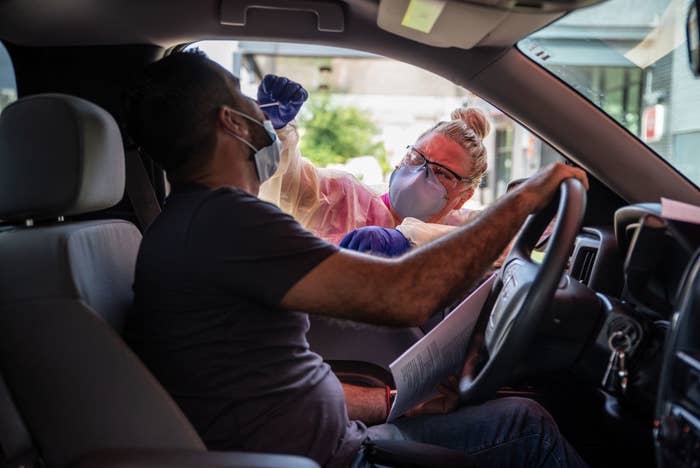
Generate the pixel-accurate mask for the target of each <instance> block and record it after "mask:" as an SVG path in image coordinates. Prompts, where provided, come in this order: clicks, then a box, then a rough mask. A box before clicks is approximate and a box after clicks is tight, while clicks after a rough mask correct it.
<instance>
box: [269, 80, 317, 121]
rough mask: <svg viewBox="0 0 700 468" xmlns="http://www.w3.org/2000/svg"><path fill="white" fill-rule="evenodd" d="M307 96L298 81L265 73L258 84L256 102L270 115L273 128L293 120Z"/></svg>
mask: <svg viewBox="0 0 700 468" xmlns="http://www.w3.org/2000/svg"><path fill="white" fill-rule="evenodd" d="M308 97H309V94H308V93H307V92H306V90H305V89H304V88H303V87H302V86H301V85H300V84H299V83H296V82H294V81H292V80H290V79H289V78H285V77H283V76H277V75H265V77H264V78H263V80H262V82H260V86H258V103H260V107H261V108H262V110H263V111H265V113H266V114H267V115H268V117H270V121H271V122H272V126H273V127H275V130H279V129H280V128H282V127H284V126H285V125H287V124H288V123H289V122H291V121H292V120H294V117H296V116H297V114H298V113H299V109H301V106H302V105H303V104H304V101H306V100H307V99H308ZM274 103H279V104H274ZM266 104H272V105H269V106H267V105H266Z"/></svg>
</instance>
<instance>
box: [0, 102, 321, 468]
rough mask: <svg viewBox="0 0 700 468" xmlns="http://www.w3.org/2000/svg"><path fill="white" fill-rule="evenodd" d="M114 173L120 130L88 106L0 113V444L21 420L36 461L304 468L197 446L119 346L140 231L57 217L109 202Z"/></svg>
mask: <svg viewBox="0 0 700 468" xmlns="http://www.w3.org/2000/svg"><path fill="white" fill-rule="evenodd" d="M124 177H125V175H124V152H123V145H122V139H121V135H120V132H119V128H118V126H117V124H116V122H115V121H114V119H113V118H112V117H111V115H110V114H108V113H107V112H106V111H104V110H103V109H101V108H99V107H98V106H96V105H94V104H92V103H90V102H88V101H85V100H83V99H80V98H77V97H72V96H67V95H61V94H44V95H35V96H29V97H26V98H23V99H20V100H18V101H17V102H15V103H13V104H11V105H10V106H8V107H7V108H6V109H5V110H4V111H3V113H2V114H1V115H0V219H2V220H4V221H5V222H8V221H9V222H10V224H12V225H13V228H11V229H5V230H3V231H2V232H0V265H2V268H0V370H1V372H2V376H3V377H4V380H5V382H6V384H7V389H9V392H8V395H7V397H6V398H0V416H2V417H7V415H9V417H10V418H13V419H14V420H15V423H16V424H14V426H13V424H3V425H1V426H0V429H2V430H4V431H13V430H17V431H19V432H18V433H17V434H8V433H5V434H0V440H13V439H12V438H13V437H15V439H17V438H18V437H17V435H18V434H19V435H20V436H21V435H22V434H21V429H22V428H23V427H24V424H26V428H27V430H28V433H29V435H30V437H31V439H32V441H31V442H32V444H33V445H34V447H35V449H36V451H37V453H38V454H39V455H40V457H41V458H42V459H43V461H44V462H45V463H46V464H47V465H48V466H68V465H72V464H75V463H79V462H80V461H81V460H83V461H82V463H83V466H87V465H89V466H207V465H209V466H222V467H223V466H230V467H234V466H265V467H270V466H298V467H314V466H317V465H316V464H315V463H314V462H313V461H311V460H309V459H306V458H303V457H291V456H282V455H261V454H241V453H218V454H217V453H209V452H206V449H205V447H204V444H203V443H202V441H201V439H200V438H199V436H198V435H197V434H196V432H195V430H194V429H193V428H192V426H191V425H190V423H189V421H188V420H187V418H186V417H185V416H184V415H183V413H182V412H181V411H180V409H179V408H178V407H177V405H176V404H175V403H174V402H173V400H172V399H171V398H170V397H169V396H168V395H167V393H166V392H165V391H164V389H163V388H162V387H161V386H160V385H159V384H158V382H157V381H156V380H155V379H154V377H153V376H152V375H151V374H150V373H149V372H148V370H147V369H146V368H145V367H144V366H143V364H142V363H141V362H140V361H139V359H138V358H137V357H136V356H135V355H134V354H133V353H132V352H131V351H130V350H129V349H128V347H127V346H126V345H125V344H124V342H123V341H122V339H121V338H120V336H119V334H118V332H119V331H120V330H121V327H122V325H123V322H124V316H125V313H126V311H127V310H128V308H129V306H130V304H131V300H132V292H131V284H132V281H133V271H134V265H135V260H136V255H137V251H138V246H139V242H140V240H141V235H140V233H139V231H138V230H137V229H136V227H135V226H134V225H132V224H131V223H129V222H126V221H123V220H116V219H114V220H99V221H81V222H70V221H68V220H66V219H67V218H68V219H69V217H70V216H71V215H81V214H85V213H89V212H93V211H96V210H100V209H103V208H107V207H110V206H112V205H114V204H115V203H117V202H118V201H119V200H121V199H122V196H123V194H124ZM15 405H16V407H15ZM15 409H16V410H17V411H14V410H15ZM19 418H21V419H22V420H19ZM13 427H14V428H15V429H13ZM16 428H19V429H16ZM15 445H17V446H18V447H20V449H21V450H25V451H26V450H27V449H26V447H23V446H22V444H19V443H17V444H15ZM24 445H26V444H24ZM105 450H106V451H105ZM12 455H16V454H12ZM86 457H87V458H86ZM85 460H88V461H85ZM86 464H87V465H86Z"/></svg>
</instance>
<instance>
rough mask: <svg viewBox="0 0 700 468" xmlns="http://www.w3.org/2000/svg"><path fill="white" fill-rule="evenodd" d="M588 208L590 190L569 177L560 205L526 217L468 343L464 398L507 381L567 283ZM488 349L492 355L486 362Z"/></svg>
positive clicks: (483, 396) (461, 389)
mask: <svg viewBox="0 0 700 468" xmlns="http://www.w3.org/2000/svg"><path fill="white" fill-rule="evenodd" d="M555 209H556V217H557V218H556V224H555V226H554V229H553V231H552V236H551V237H550V238H549V242H548V245H547V250H546V251H545V255H544V259H543V260H542V263H541V264H538V263H537V262H535V261H533V260H532V259H531V257H530V254H531V252H532V249H533V248H534V247H535V245H536V244H537V241H538V240H539V238H540V236H541V235H542V233H543V232H544V230H545V228H546V227H547V225H548V224H549V222H550V220H551V219H552V216H553V215H554V214H555ZM585 211H586V190H585V189H584V187H583V185H582V184H581V182H579V181H578V180H576V179H567V180H565V181H564V182H562V184H561V186H560V187H559V199H558V208H557V199H556V197H555V198H554V199H553V200H552V202H551V203H550V204H549V205H548V206H547V207H546V208H544V209H543V210H541V211H539V212H538V213H536V214H534V215H532V216H530V217H529V218H528V220H527V221H526V222H525V226H524V227H523V228H522V229H521V231H520V233H519V234H518V237H517V239H516V240H515V243H514V244H513V247H512V248H511V251H510V253H509V254H508V256H507V257H506V260H505V262H503V266H502V267H501V269H500V271H499V272H498V273H497V277H496V281H495V282H494V285H493V287H492V291H491V295H490V297H489V299H488V300H487V301H486V305H485V306H484V309H483V310H482V312H481V315H482V316H481V317H480V318H479V321H478V322H477V325H476V328H475V330H474V333H473V336H472V339H471V341H470V343H469V347H468V350H467V358H466V361H465V365H464V369H463V371H462V377H461V379H460V382H459V393H460V401H461V402H462V403H473V402H475V401H482V400H485V399H487V398H489V397H491V395H493V393H495V391H496V390H498V388H500V387H501V386H502V385H504V384H505V383H507V381H508V378H509V377H510V376H511V372H512V370H513V368H514V367H515V364H516V363H517V362H518V360H519V359H520V358H521V357H522V356H523V355H524V353H525V351H526V350H527V347H528V345H529V344H530V343H531V341H532V339H533V337H534V335H535V332H536V329H537V325H538V324H539V323H540V322H541V320H542V319H543V317H544V316H545V315H546V313H547V310H548V308H549V305H550V302H551V300H552V298H553V297H554V292H555V291H556V289H557V287H558V285H559V284H560V283H562V273H563V272H564V268H565V267H566V264H567V261H568V260H569V255H571V251H572V249H573V245H574V241H575V239H576V236H577V234H578V233H579V231H580V229H581V223H582V222H583V215H584V213H585ZM489 309H490V310H489ZM484 354H487V357H486V362H485V364H483V366H482V365H480V364H481V363H482V362H483V361H484V358H483V356H484Z"/></svg>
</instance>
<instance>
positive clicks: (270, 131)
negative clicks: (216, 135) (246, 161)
mask: <svg viewBox="0 0 700 468" xmlns="http://www.w3.org/2000/svg"><path fill="white" fill-rule="evenodd" d="M230 110H231V112H234V113H236V114H238V115H240V116H241V117H244V118H246V119H248V120H250V121H252V122H255V123H256V124H258V125H260V126H261V127H263V128H264V129H265V133H267V136H268V137H270V140H271V141H272V143H270V144H269V145H267V146H263V147H262V148H260V149H256V148H255V147H254V146H253V145H251V144H250V143H248V142H247V141H245V140H244V139H243V138H241V137H239V136H238V135H235V134H233V133H231V134H230V135H231V136H232V137H234V138H237V139H238V140H240V141H242V142H243V143H244V144H246V145H247V146H248V147H249V148H250V149H252V150H253V151H254V152H255V153H254V154H253V159H254V161H255V168H256V169H257V171H258V180H259V181H260V183H261V184H262V183H263V182H265V181H266V180H268V179H269V178H270V177H272V175H273V174H274V173H275V171H277V168H278V167H279V164H280V153H281V151H282V145H281V144H280V140H279V138H277V133H275V129H274V127H273V126H272V122H270V121H269V120H265V121H263V122H260V121H259V120H257V119H254V118H253V117H251V116H249V115H248V114H244V113H243V112H240V111H237V110H236V109H230Z"/></svg>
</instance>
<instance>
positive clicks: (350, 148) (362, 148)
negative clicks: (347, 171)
mask: <svg viewBox="0 0 700 468" xmlns="http://www.w3.org/2000/svg"><path fill="white" fill-rule="evenodd" d="M299 123H300V127H301V129H302V132H303V136H302V138H301V144H300V149H301V154H303V155H304V156H306V157H307V158H309V159H310V160H311V161H312V162H313V163H314V164H315V165H316V166H319V167H324V166H327V165H328V164H342V163H344V162H345V161H347V160H348V159H350V158H354V157H357V156H374V157H375V158H377V160H379V163H380V165H381V167H382V169H383V170H385V171H386V170H388V167H389V165H388V164H387V162H386V150H385V149H384V144H383V143H382V142H381V141H377V136H379V133H380V132H379V128H378V127H377V126H376V125H375V124H374V122H372V121H371V120H370V119H369V118H368V117H367V116H366V113H365V112H363V111H362V110H361V109H358V108H357V107H354V106H341V105H338V104H334V103H333V102H331V99H330V96H329V95H328V94H325V93H319V94H316V95H315V96H312V97H311V98H310V99H309V101H308V102H307V103H306V104H305V106H304V109H303V114H302V115H301V117H300V119H299Z"/></svg>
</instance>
